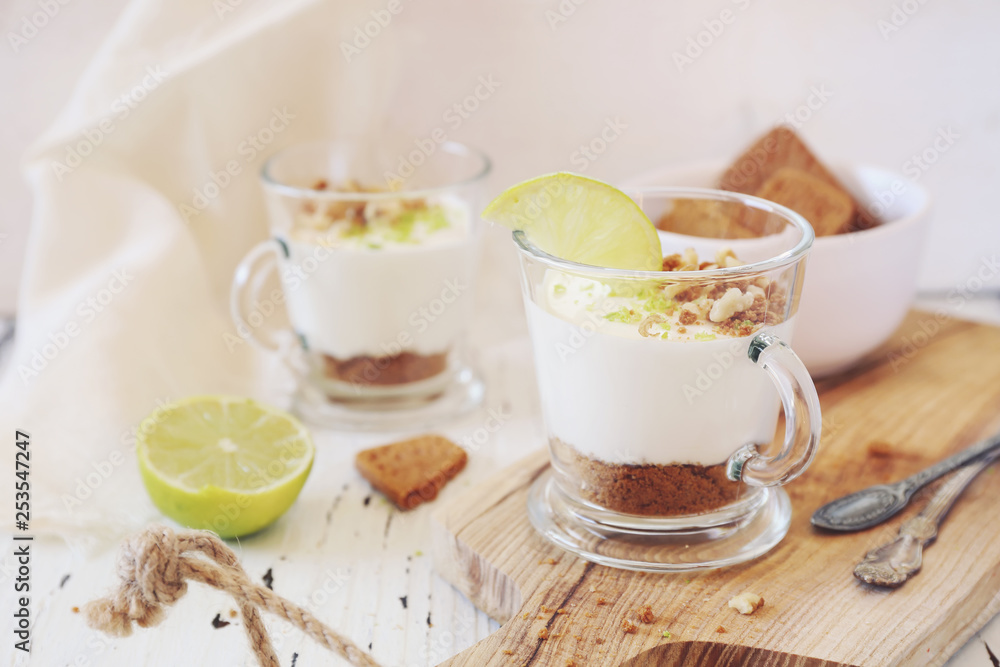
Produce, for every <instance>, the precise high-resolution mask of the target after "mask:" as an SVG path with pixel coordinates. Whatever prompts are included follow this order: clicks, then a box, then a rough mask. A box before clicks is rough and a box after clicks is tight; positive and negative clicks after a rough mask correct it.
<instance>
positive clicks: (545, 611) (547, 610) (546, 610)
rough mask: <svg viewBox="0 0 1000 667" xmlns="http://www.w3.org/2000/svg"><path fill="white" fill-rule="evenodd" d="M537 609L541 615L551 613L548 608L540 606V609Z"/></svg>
mask: <svg viewBox="0 0 1000 667" xmlns="http://www.w3.org/2000/svg"><path fill="white" fill-rule="evenodd" d="M539 609H541V611H542V613H543V614H551V613H552V610H551V609H549V608H548V607H546V606H545V605H542V606H541V607H539Z"/></svg>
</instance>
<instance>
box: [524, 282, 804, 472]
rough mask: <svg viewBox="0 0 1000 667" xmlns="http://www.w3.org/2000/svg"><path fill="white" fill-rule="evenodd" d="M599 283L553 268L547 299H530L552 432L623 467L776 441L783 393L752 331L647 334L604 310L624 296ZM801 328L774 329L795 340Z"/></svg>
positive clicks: (715, 455) (693, 460)
mask: <svg viewBox="0 0 1000 667" xmlns="http://www.w3.org/2000/svg"><path fill="white" fill-rule="evenodd" d="M557 284H561V285H563V286H564V287H565V288H566V290H565V291H561V290H556V289H555V285H557ZM597 289H598V286H596V285H595V286H592V287H589V288H588V287H587V285H586V281H585V279H580V278H567V276H565V275H564V274H560V273H557V272H555V271H552V270H549V271H548V275H547V276H546V279H545V280H544V282H543V286H541V294H539V300H540V301H541V302H542V304H541V305H539V304H536V303H534V302H529V303H528V304H527V314H528V327H529V330H530V332H531V337H532V342H533V346H534V354H535V367H536V369H537V373H538V382H539V389H540V392H541V398H542V412H543V415H544V418H545V421H546V425H547V428H548V431H549V434H550V435H551V436H554V437H557V438H559V439H560V440H562V441H563V442H565V443H566V444H568V445H570V446H571V447H573V448H574V449H576V450H577V451H579V452H580V453H581V454H583V455H585V456H588V457H590V458H595V459H599V460H601V461H604V462H607V463H616V464H622V463H625V464H663V465H668V464H683V463H690V464H700V465H715V464H720V463H724V462H725V461H726V459H727V458H728V457H729V456H730V455H731V454H732V453H733V452H734V451H736V449H738V448H739V447H740V446H742V445H744V444H746V443H750V442H753V443H767V442H770V441H771V439H772V438H773V436H774V432H775V426H776V422H777V416H778V407H779V399H778V396H777V393H776V391H775V389H774V386H773V385H772V383H771V381H770V379H769V378H768V377H767V375H766V373H765V372H764V371H763V370H762V369H761V368H758V367H755V365H754V364H753V362H751V361H750V360H749V358H748V357H747V350H748V349H749V345H750V340H751V339H752V336H751V337H744V338H730V337H723V336H717V337H716V338H714V339H712V340H696V339H694V336H695V335H696V334H697V333H699V332H701V333H708V328H707V327H705V326H701V327H691V326H689V327H687V329H688V331H689V334H690V335H684V336H682V337H681V338H682V339H677V340H672V339H671V337H670V332H669V331H668V332H667V333H668V337H667V339H663V338H661V337H649V338H645V337H643V336H641V335H639V333H638V329H637V325H636V324H625V323H622V322H615V321H608V320H607V319H605V318H604V317H603V316H602V312H604V311H611V312H613V311H614V310H616V308H617V307H618V305H620V304H619V301H620V300H619V299H617V298H614V297H612V298H611V299H610V300H609V301H604V300H602V299H600V298H599V297H598V296H593V297H590V296H587V295H588V294H598V295H599V294H600V292H594V290H597ZM605 289H606V288H605ZM557 291H558V292H559V293H558V294H557V293H556V292H557ZM626 301H627V300H626ZM605 304H607V305H605ZM632 305H633V306H634V307H638V306H639V304H638V303H637V302H633V303H632ZM792 327H793V321H792V320H789V321H787V322H784V323H782V324H779V325H777V326H773V327H766V329H767V330H769V331H771V332H772V333H774V334H776V335H777V336H778V337H780V338H781V339H782V340H785V341H786V342H787V341H788V339H789V337H790V335H791V331H792Z"/></svg>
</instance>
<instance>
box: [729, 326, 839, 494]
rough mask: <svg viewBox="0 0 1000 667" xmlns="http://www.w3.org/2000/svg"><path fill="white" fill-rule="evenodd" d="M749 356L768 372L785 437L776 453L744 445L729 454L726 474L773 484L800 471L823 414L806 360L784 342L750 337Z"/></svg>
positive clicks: (810, 452) (812, 453) (814, 445)
mask: <svg viewBox="0 0 1000 667" xmlns="http://www.w3.org/2000/svg"><path fill="white" fill-rule="evenodd" d="M747 354H748V356H749V357H750V360H751V361H753V362H754V363H755V364H757V365H758V366H760V367H761V368H763V369H764V371H765V372H766V373H767V374H768V375H769V376H770V377H771V380H772V381H773V382H774V385H775V387H776V388H777V390H778V395H779V396H780V397H781V405H782V406H783V407H784V410H785V442H784V444H783V445H782V447H781V451H780V452H778V453H777V454H776V455H775V456H764V455H762V454H760V453H759V452H758V451H757V446H756V445H753V444H750V445H744V446H743V447H740V448H739V449H738V450H736V453H735V454H733V455H732V456H731V457H729V461H728V463H727V464H726V476H727V477H729V479H731V480H733V481H735V482H739V481H742V482H745V483H746V484H748V485H750V486H775V485H778V484H785V483H786V482H790V481H792V480H793V479H795V478H796V477H798V476H799V475H801V474H802V473H803V472H804V471H805V469H806V468H808V467H809V464H810V463H811V462H812V460H813V457H814V456H816V449H817V447H818V446H819V438H820V428H821V424H822V414H821V413H820V407H819V396H817V394H816V387H815V385H813V382H812V378H810V377H809V371H807V370H806V367H805V364H803V363H802V360H801V359H799V357H798V356H797V355H796V354H795V353H794V352H793V351H792V348H790V347H789V346H788V345H787V344H785V342H784V341H782V340H781V339H780V338H778V337H777V336H775V335H774V334H770V333H766V332H762V333H759V334H757V335H756V336H754V338H753V340H752V341H750V349H749V351H748V353H747Z"/></svg>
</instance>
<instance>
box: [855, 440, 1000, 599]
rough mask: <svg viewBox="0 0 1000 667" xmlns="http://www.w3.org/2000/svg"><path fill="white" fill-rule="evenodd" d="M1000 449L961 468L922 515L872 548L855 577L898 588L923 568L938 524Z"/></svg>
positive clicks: (938, 492)
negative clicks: (923, 562) (925, 548)
mask: <svg viewBox="0 0 1000 667" xmlns="http://www.w3.org/2000/svg"><path fill="white" fill-rule="evenodd" d="M998 455H1000V451H994V452H993V453H991V454H987V455H986V456H984V457H983V458H981V459H979V460H977V461H973V462H972V463H969V464H968V465H966V466H964V467H962V468H960V469H959V470H958V471H957V472H956V473H955V474H954V475H952V476H951V477H950V478H949V479H948V480H947V481H946V482H945V483H944V484H942V485H941V488H940V489H938V491H937V493H935V494H934V497H933V498H931V501H930V502H929V503H927V507H925V508H924V509H923V510H922V511H921V512H920V514H918V515H916V516H915V517H913V518H912V519H908V520H907V521H905V522H904V523H903V525H902V526H900V528H899V536H898V537H897V538H896V539H894V540H893V541H892V542H889V543H888V544H883V545H882V546H880V547H876V548H875V549H872V550H871V551H869V552H868V553H867V554H866V555H865V557H864V560H862V561H861V562H860V563H858V564H857V566H855V568H854V576H855V577H857V578H858V579H860V580H861V581H864V582H866V583H869V584H874V585H876V586H888V587H889V588H896V587H898V586H902V585H903V583H904V582H905V581H906V580H907V579H909V578H910V577H911V576H913V575H914V574H916V573H917V572H918V571H919V570H920V564H921V562H922V560H923V553H924V547H925V546H926V545H928V544H930V543H931V542H933V541H934V538H935V537H937V529H938V525H939V524H940V523H941V520H942V519H944V517H945V515H946V514H948V510H949V509H951V506H952V503H954V502H955V499H956V498H958V497H959V496H960V495H962V492H963V491H964V490H965V487H966V486H968V485H969V482H971V481H972V480H973V479H974V478H975V477H976V475H978V474H979V473H980V472H982V471H983V469H984V468H985V467H986V466H988V465H989V464H990V463H992V462H993V460H994V459H995V458H997V456H998Z"/></svg>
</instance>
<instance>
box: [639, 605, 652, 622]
mask: <svg viewBox="0 0 1000 667" xmlns="http://www.w3.org/2000/svg"><path fill="white" fill-rule="evenodd" d="M637 613H638V615H639V620H640V621H642V622H643V623H646V624H647V625H648V624H649V623H652V622H653V620H654V619H655V618H656V617H655V616H653V608H652V607H650V606H649V605H648V604H644V605H642V606H641V607H639V610H638V612H637Z"/></svg>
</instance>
